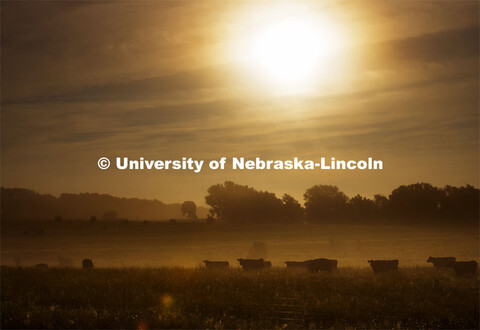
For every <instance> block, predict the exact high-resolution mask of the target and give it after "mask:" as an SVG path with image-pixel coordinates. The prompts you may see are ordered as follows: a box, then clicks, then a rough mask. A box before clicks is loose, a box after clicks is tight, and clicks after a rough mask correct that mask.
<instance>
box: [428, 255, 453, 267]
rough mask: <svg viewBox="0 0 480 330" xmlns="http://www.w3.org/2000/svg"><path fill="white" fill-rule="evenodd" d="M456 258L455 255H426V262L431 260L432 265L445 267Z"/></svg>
mask: <svg viewBox="0 0 480 330" xmlns="http://www.w3.org/2000/svg"><path fill="white" fill-rule="evenodd" d="M455 260H457V258H455V257H428V260H427V262H431V263H432V264H433V266H434V267H437V268H445V267H447V265H448V264H449V263H451V262H452V261H455Z"/></svg>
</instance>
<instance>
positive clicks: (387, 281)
mask: <svg viewBox="0 0 480 330" xmlns="http://www.w3.org/2000/svg"><path fill="white" fill-rule="evenodd" d="M1 275H2V281H1V290H2V296H1V305H2V309H1V323H2V324H1V326H2V328H3V329H5V328H101V329H104V328H147V327H148V328H332V327H333V328H442V329H446V328H449V329H450V328H455V329H459V328H466V329H473V328H478V327H479V313H478V309H479V306H478V297H479V282H478V279H477V278H457V277H454V276H452V275H451V274H450V273H449V272H448V271H437V270H435V269H433V268H427V267H412V268H404V269H400V270H399V271H398V273H390V274H384V275H374V274H373V272H372V271H371V270H370V269H357V268H343V269H339V270H337V271H336V272H334V273H332V274H322V273H320V274H311V273H308V272H302V271H294V272H292V271H289V270H287V269H285V268H272V270H269V271H263V272H260V273H245V272H243V271H242V270H239V269H231V270H228V271H225V272H218V271H208V270H206V269H201V268H194V269H192V268H191V269H184V268H150V269H148V268H105V269H93V270H83V269H61V268H50V269H45V270H43V269H35V268H15V267H2V271H1ZM435 279H437V280H438V282H437V284H436V283H435Z"/></svg>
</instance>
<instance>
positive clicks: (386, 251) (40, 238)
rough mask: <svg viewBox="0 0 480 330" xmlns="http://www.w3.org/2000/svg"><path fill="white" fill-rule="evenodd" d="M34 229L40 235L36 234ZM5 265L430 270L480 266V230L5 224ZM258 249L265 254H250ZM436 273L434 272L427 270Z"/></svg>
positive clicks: (343, 226)
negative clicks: (443, 261)
mask: <svg viewBox="0 0 480 330" xmlns="http://www.w3.org/2000/svg"><path fill="white" fill-rule="evenodd" d="M36 228H42V229H43V232H42V233H41V234H38V233H36V232H35V229H36ZM1 239H2V242H1V247H2V254H1V256H2V263H3V264H7V265H16V266H34V265H35V264H38V263H47V264H48V265H49V266H54V267H55V266H62V264H61V263H59V257H60V259H62V258H67V259H71V260H72V262H73V266H75V267H81V261H82V260H83V259H84V258H92V259H93V261H94V264H95V266H98V267H128V266H135V267H159V266H181V267H199V266H202V267H203V264H202V261H203V260H206V259H208V260H227V261H229V262H230V264H231V265H232V266H239V265H238V263H237V261H236V259H237V258H246V257H253V258H265V259H267V260H270V261H272V265H273V266H275V267H285V264H284V263H283V262H284V261H288V260H307V259H315V258H321V257H324V258H332V259H338V263H339V264H338V266H339V267H344V266H345V267H369V265H368V264H367V260H369V259H399V260H400V267H402V266H427V265H429V264H427V263H426V260H427V258H428V257H429V256H456V257H457V259H458V260H472V259H474V260H477V261H478V260H479V258H478V257H479V237H478V227H470V228H462V227H460V228H458V227H455V226H425V225H423V226H422V225H418V226H414V225H411V226H404V225H370V226H365V225H351V224H350V225H312V224H305V225H296V226H293V225H229V224H206V223H192V222H191V221H190V222H184V223H183V222H179V223H176V224H169V223H167V222H159V223H156V222H149V223H148V224H146V225H145V224H144V223H143V222H136V221H131V222H129V223H128V224H122V223H121V222H105V223H101V222H100V223H96V224H90V223H89V222H88V221H69V222H65V223H54V222H53V221H48V222H47V221H19V222H15V223H2V234H1ZM255 242H259V243H264V244H265V247H266V250H261V251H259V252H257V253H256V254H255V253H253V254H252V253H251V252H250V250H251V249H252V246H253V245H254V243H255ZM429 266H430V265H429Z"/></svg>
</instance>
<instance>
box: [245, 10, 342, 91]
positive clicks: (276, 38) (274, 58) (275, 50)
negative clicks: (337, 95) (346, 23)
mask: <svg viewBox="0 0 480 330" xmlns="http://www.w3.org/2000/svg"><path fill="white" fill-rule="evenodd" d="M265 18H266V19H265V20H264V21H263V22H262V24H259V25H258V26H257V28H256V29H254V30H253V31H250V34H251V36H250V38H249V41H248V43H247V44H246V45H245V46H246V48H247V56H248V58H249V61H250V62H251V64H253V67H254V68H255V71H256V72H255V74H256V76H257V77H264V78H266V79H264V80H267V81H269V82H270V83H272V84H273V85H274V86H275V87H276V88H278V87H282V88H283V90H289V91H297V90H301V89H305V88H307V87H311V86H312V85H313V84H314V82H315V81H317V80H319V79H320V80H325V78H326V77H327V76H328V75H329V74H330V73H331V70H332V68H333V67H334V66H335V63H336V62H337V56H338V54H339V52H341V50H342V48H343V47H344V45H345V36H344V34H343V33H342V30H341V29H340V28H339V27H338V26H337V25H335V24H334V23H333V22H331V21H330V20H328V19H326V18H325V17H321V16H318V15H309V14H305V13H303V14H302V15H282V16H280V17H277V16H274V15H273V16H271V17H265Z"/></svg>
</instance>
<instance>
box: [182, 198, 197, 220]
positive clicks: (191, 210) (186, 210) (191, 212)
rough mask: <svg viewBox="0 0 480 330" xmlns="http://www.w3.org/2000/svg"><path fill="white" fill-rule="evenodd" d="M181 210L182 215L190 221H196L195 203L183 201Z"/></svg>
mask: <svg viewBox="0 0 480 330" xmlns="http://www.w3.org/2000/svg"><path fill="white" fill-rule="evenodd" d="M180 209H181V210H182V214H183V215H186V216H187V217H189V218H190V219H195V220H196V219H198V218H197V205H196V204H195V202H192V201H185V202H183V204H182V206H181V207H180Z"/></svg>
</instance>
